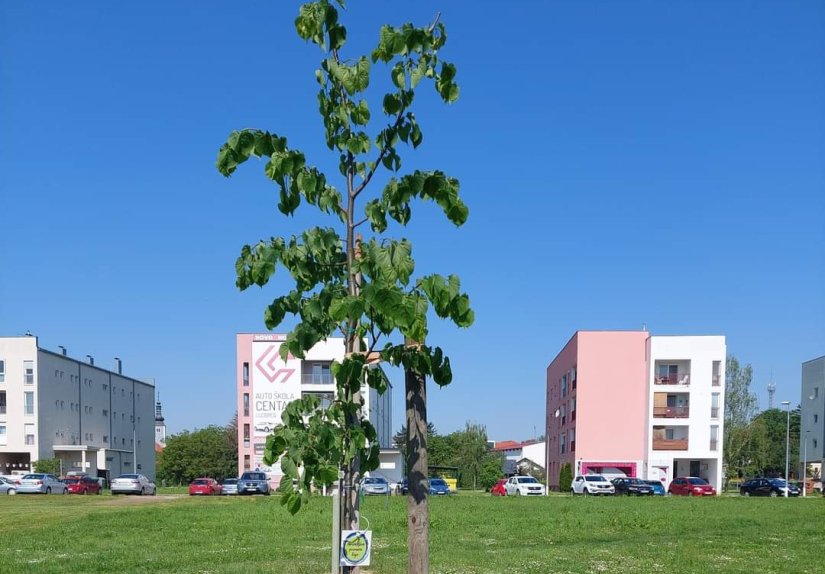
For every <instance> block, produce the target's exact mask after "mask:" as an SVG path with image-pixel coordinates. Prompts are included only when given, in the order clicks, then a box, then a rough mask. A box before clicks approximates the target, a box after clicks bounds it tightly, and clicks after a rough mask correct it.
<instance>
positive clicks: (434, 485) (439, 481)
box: [429, 478, 450, 496]
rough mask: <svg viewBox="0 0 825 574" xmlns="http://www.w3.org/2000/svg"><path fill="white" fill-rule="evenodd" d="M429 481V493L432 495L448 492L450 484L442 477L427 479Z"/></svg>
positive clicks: (446, 493)
mask: <svg viewBox="0 0 825 574" xmlns="http://www.w3.org/2000/svg"><path fill="white" fill-rule="evenodd" d="M429 483H430V494H431V495H433V496H439V495H442V494H444V495H448V494H450V486H449V485H448V484H447V483H446V482H444V479H443V478H431V479H430V480H429Z"/></svg>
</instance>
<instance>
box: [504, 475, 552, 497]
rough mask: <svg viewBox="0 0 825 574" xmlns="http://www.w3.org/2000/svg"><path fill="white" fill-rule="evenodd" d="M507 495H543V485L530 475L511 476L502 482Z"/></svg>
mask: <svg viewBox="0 0 825 574" xmlns="http://www.w3.org/2000/svg"><path fill="white" fill-rule="evenodd" d="M504 492H505V493H506V494H507V496H522V495H524V496H543V495H544V485H543V484H542V483H540V482H539V481H538V480H536V479H535V478H533V477H532V476H511V477H510V478H508V479H507V482H505V483H504Z"/></svg>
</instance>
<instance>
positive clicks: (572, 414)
mask: <svg viewBox="0 0 825 574" xmlns="http://www.w3.org/2000/svg"><path fill="white" fill-rule="evenodd" d="M570 420H571V421H574V420H576V397H573V398H572V399H570Z"/></svg>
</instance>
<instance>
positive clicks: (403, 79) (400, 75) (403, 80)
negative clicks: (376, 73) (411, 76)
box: [390, 62, 407, 90]
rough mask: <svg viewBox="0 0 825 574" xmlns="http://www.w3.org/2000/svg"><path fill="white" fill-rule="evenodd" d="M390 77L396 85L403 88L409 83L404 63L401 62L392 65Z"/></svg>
mask: <svg viewBox="0 0 825 574" xmlns="http://www.w3.org/2000/svg"><path fill="white" fill-rule="evenodd" d="M390 77H391V78H392V83H393V84H395V87H396V88H401V89H402V90H403V89H404V88H405V87H406V84H407V74H406V73H405V72H404V64H403V63H401V62H398V63H396V64H395V66H393V67H392V72H391V73H390Z"/></svg>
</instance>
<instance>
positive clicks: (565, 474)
mask: <svg viewBox="0 0 825 574" xmlns="http://www.w3.org/2000/svg"><path fill="white" fill-rule="evenodd" d="M572 485H573V468H572V467H571V466H570V463H569V462H568V463H566V464H563V465H562V467H561V469H560V470H559V492H569V491H570V487H571V486H572Z"/></svg>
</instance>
